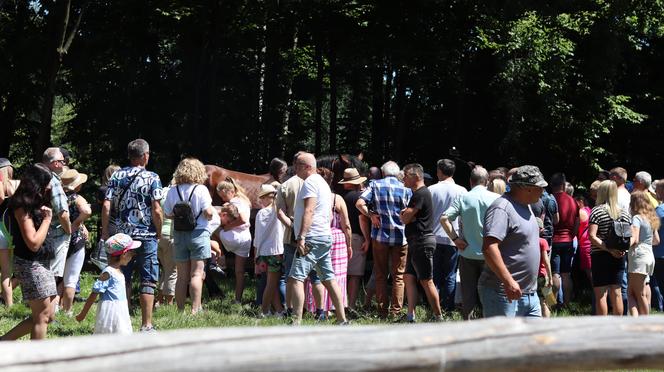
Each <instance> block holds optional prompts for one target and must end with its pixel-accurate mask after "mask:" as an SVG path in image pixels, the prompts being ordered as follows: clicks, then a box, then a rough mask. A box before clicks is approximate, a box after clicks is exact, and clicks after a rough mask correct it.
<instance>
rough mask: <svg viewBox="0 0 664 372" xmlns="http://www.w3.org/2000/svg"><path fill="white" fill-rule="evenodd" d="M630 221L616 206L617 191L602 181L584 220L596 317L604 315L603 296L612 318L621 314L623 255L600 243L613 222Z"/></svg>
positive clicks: (605, 309) (614, 187) (610, 183)
mask: <svg viewBox="0 0 664 372" xmlns="http://www.w3.org/2000/svg"><path fill="white" fill-rule="evenodd" d="M616 220H618V221H624V222H630V221H631V218H630V216H629V213H628V212H627V211H625V210H621V209H620V207H619V206H618V188H617V186H616V183H615V182H613V181H609V180H606V181H602V182H601V183H600V184H599V187H598V188H597V206H596V207H595V208H593V210H592V212H591V213H590V219H589V220H588V237H589V238H590V242H591V244H592V246H591V253H590V257H591V260H592V267H591V271H592V277H593V291H594V294H595V301H596V305H595V312H596V315H608V312H609V310H608V306H607V296H608V300H610V301H611V306H612V308H613V314H614V315H618V316H620V315H622V314H623V302H622V294H621V292H620V283H621V282H622V277H623V274H624V271H625V264H624V262H625V261H624V256H625V252H623V251H619V250H617V249H612V248H608V247H607V246H606V244H605V243H604V241H605V239H606V238H607V237H608V235H609V229H613V222H614V221H616Z"/></svg>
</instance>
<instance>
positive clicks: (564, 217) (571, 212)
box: [553, 191, 579, 243]
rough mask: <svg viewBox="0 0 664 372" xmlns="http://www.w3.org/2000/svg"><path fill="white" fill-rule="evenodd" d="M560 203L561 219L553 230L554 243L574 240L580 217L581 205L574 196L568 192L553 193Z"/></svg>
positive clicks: (559, 212)
mask: <svg viewBox="0 0 664 372" xmlns="http://www.w3.org/2000/svg"><path fill="white" fill-rule="evenodd" d="M553 197H554V198H556V203H558V214H559V217H560V219H559V221H558V224H557V225H556V226H555V227H554V230H553V242H554V243H569V242H571V241H573V240H574V235H576V232H575V231H574V227H575V223H576V220H577V219H578V218H579V207H578V206H577V205H576V201H574V198H572V197H571V196H569V195H568V194H567V193H566V192H564V191H560V192H556V193H553Z"/></svg>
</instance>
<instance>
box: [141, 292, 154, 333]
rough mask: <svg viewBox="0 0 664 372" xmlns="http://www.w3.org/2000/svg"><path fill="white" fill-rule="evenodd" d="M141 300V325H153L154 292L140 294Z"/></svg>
mask: <svg viewBox="0 0 664 372" xmlns="http://www.w3.org/2000/svg"><path fill="white" fill-rule="evenodd" d="M139 301H140V302H141V326H142V327H148V326H152V308H153V306H154V294H149V293H141V295H140V296H139Z"/></svg>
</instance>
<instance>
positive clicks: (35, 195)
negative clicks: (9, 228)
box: [9, 164, 52, 224]
mask: <svg viewBox="0 0 664 372" xmlns="http://www.w3.org/2000/svg"><path fill="white" fill-rule="evenodd" d="M51 177H52V175H51V171H50V170H49V169H48V168H47V167H46V166H44V165H42V164H34V165H30V166H28V167H27V168H26V169H25V170H23V174H22V175H21V183H20V184H19V186H18V188H17V189H16V191H15V192H14V195H12V197H11V200H10V201H9V208H11V209H12V210H17V209H23V210H24V211H25V212H26V213H29V214H30V216H31V217H32V219H33V220H35V224H40V223H41V213H40V212H39V209H40V208H41V207H42V206H45V205H49V204H50V201H51V193H50V191H47V190H46V188H47V187H48V184H49V183H50V182H51Z"/></svg>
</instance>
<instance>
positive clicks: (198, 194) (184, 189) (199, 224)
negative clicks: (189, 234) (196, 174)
mask: <svg viewBox="0 0 664 372" xmlns="http://www.w3.org/2000/svg"><path fill="white" fill-rule="evenodd" d="M195 186H197V187H196V189H194V187H195ZM178 189H180V196H182V199H180V196H178ZM192 190H193V192H194V194H193V195H191V192H192ZM189 195H191V211H192V212H193V213H194V216H198V218H197V219H196V227H195V229H196V230H200V229H206V230H208V231H210V230H209V229H210V228H212V227H213V226H210V225H211V224H214V218H213V219H212V221H208V219H207V218H205V215H204V213H201V211H202V210H204V209H206V208H208V207H210V206H212V197H211V196H210V192H209V191H208V189H207V187H205V186H203V185H194V184H190V183H185V184H182V185H178V186H177V187H175V186H173V187H171V188H170V189H169V190H168V194H166V201H165V202H164V214H165V215H167V216H170V215H173V207H174V206H175V204H176V203H177V202H179V201H181V200H185V201H187V200H189ZM199 213H200V215H199ZM218 220H219V218H217V221H218ZM217 226H219V222H217ZM215 228H216V227H215ZM212 231H214V229H213V230H212Z"/></svg>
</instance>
